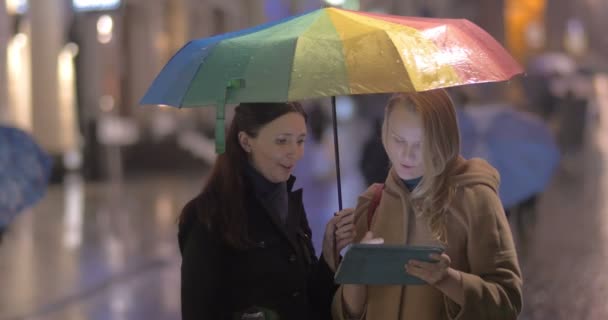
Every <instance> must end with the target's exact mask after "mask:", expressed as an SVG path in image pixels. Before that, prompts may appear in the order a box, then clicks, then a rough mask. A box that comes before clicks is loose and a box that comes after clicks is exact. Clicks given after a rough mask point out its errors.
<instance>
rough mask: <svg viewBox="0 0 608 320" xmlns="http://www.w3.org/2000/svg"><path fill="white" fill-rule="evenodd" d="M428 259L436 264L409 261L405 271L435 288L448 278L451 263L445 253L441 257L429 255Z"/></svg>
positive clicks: (434, 254)
mask: <svg viewBox="0 0 608 320" xmlns="http://www.w3.org/2000/svg"><path fill="white" fill-rule="evenodd" d="M430 258H431V259H432V260H435V261H437V262H424V261H418V260H410V261H409V262H408V263H407V264H406V265H405V271H406V272H407V273H409V274H411V275H413V276H415V277H418V278H420V279H422V280H424V281H426V282H427V283H428V284H430V285H432V286H435V285H437V284H438V283H440V282H441V281H442V280H444V279H445V278H446V277H447V276H448V271H449V269H450V264H451V263H452V261H451V260H450V257H449V256H448V255H447V254H445V253H442V254H441V255H439V254H436V253H433V254H431V255H430Z"/></svg>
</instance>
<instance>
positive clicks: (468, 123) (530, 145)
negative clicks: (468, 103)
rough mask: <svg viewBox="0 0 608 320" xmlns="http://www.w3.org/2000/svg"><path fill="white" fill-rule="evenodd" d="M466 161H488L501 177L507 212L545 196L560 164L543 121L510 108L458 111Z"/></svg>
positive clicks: (506, 106)
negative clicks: (529, 199) (544, 191)
mask: <svg viewBox="0 0 608 320" xmlns="http://www.w3.org/2000/svg"><path fill="white" fill-rule="evenodd" d="M458 122H459V127H460V135H461V138H462V149H461V153H462V155H463V156H464V157H465V158H472V157H479V158H483V159H485V160H487V161H488V162H489V163H490V164H491V165H492V166H494V167H495V168H496V169H497V170H498V172H499V173H500V180H501V183H500V189H499V196H500V199H501V201H502V203H503V205H504V206H505V207H506V208H509V207H512V206H514V205H516V204H518V203H520V202H521V201H523V200H525V199H527V198H529V197H530V196H532V195H535V194H537V193H540V192H542V191H543V190H545V187H546V186H547V184H548V183H549V180H550V179H551V177H552V176H553V173H554V172H555V169H556V168H557V165H558V163H559V158H560V157H559V150H558V147H557V144H556V142H555V139H554V138H553V136H552V134H551V132H550V131H549V128H548V127H547V125H546V124H545V123H544V122H543V121H542V119H540V118H538V117H536V116H534V115H532V114H529V113H526V112H520V111H517V110H515V109H513V108H512V107H510V106H508V105H487V106H474V107H467V108H465V109H464V110H458Z"/></svg>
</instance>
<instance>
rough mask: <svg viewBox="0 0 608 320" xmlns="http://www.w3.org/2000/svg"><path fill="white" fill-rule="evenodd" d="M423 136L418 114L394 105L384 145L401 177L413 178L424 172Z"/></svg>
mask: <svg viewBox="0 0 608 320" xmlns="http://www.w3.org/2000/svg"><path fill="white" fill-rule="evenodd" d="M423 137H424V131H423V127H422V121H421V119H420V116H419V115H418V114H416V113H415V112H412V111H408V110H407V109H406V108H404V107H403V106H400V105H396V106H394V107H393V110H392V112H391V113H390V115H389V119H388V124H387V132H386V141H385V145H386V152H387V154H388V157H389V159H390V161H391V163H392V164H393V168H394V169H395V171H396V172H397V174H398V175H399V177H400V178H401V179H405V180H408V179H414V178H418V177H421V176H422V175H423V174H424V161H423V156H422V155H423V152H422V150H423V149H422V147H423V143H424V141H423V140H424V139H423Z"/></svg>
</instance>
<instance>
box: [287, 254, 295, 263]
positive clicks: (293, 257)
mask: <svg viewBox="0 0 608 320" xmlns="http://www.w3.org/2000/svg"><path fill="white" fill-rule="evenodd" d="M296 260H297V258H296V255H295V254H292V255H290V256H289V262H291V263H294V262H296Z"/></svg>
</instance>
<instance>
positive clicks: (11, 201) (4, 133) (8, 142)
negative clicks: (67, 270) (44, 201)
mask: <svg viewBox="0 0 608 320" xmlns="http://www.w3.org/2000/svg"><path fill="white" fill-rule="evenodd" d="M51 165H52V161H51V159H50V157H49V156H48V155H47V154H46V153H45V152H44V151H42V150H41V149H40V147H38V145H37V144H36V142H34V140H33V139H32V138H31V137H30V136H29V135H28V134H27V133H25V132H23V131H21V130H19V129H16V128H11V127H4V126H0V227H2V226H6V225H7V224H8V223H9V222H10V221H11V220H12V219H13V218H14V217H15V216H16V215H17V214H18V213H19V212H21V211H22V210H23V209H25V208H27V207H29V206H31V205H33V204H35V203H36V202H37V201H38V200H40V199H41V198H42V196H43V195H44V194H45V191H46V187H47V184H48V180H49V176H50V172H51Z"/></svg>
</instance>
